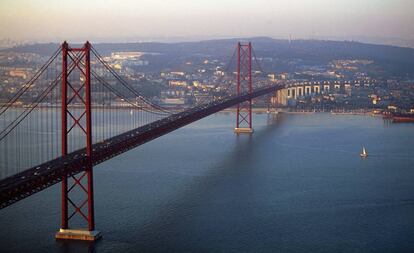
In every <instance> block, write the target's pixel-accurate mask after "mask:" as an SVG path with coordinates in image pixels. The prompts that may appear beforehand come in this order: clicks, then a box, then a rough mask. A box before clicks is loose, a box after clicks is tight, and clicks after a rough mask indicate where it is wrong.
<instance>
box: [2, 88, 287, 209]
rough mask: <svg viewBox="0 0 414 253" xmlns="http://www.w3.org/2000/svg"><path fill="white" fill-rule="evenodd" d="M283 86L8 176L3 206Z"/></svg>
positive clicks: (205, 107)
mask: <svg viewBox="0 0 414 253" xmlns="http://www.w3.org/2000/svg"><path fill="white" fill-rule="evenodd" d="M281 88H282V86H278V85H273V86H266V87H262V88H259V89H256V90H255V91H254V92H252V93H244V94H242V95H240V96H236V95H232V96H228V97H225V98H223V99H220V100H215V101H212V102H210V103H207V104H203V105H200V106H196V107H193V108H191V109H189V110H186V111H183V112H180V113H176V114H173V115H171V116H169V117H166V118H164V119H161V120H158V121H155V122H152V123H150V124H147V125H145V126H142V127H139V128H137V129H134V130H131V131H128V132H125V133H123V134H120V135H117V136H115V137H112V138H110V139H108V140H106V141H103V142H100V143H96V144H94V145H93V154H92V161H89V160H88V159H87V157H86V152H85V149H81V150H78V151H75V152H72V153H70V154H68V155H67V156H65V157H59V158H57V159H54V160H51V161H49V162H46V163H43V164H41V165H39V166H36V167H33V168H30V169H28V170H25V171H23V172H21V173H18V174H16V175H13V176H11V177H8V178H5V179H3V180H1V181H0V209H1V208H4V207H6V206H8V205H11V204H13V203H15V202H17V201H19V200H21V199H23V198H26V197H28V196H30V195H32V194H34V193H36V192H39V191H41V190H44V189H46V188H48V187H50V186H52V185H54V184H56V183H58V182H60V181H61V179H62V177H63V176H70V175H74V174H77V173H79V172H81V171H83V170H84V169H85V168H86V165H87V164H88V163H89V162H92V164H93V165H97V164H99V163H102V162H104V161H106V160H108V159H110V158H112V157H114V156H117V155H119V154H122V153H124V152H126V151H128V150H130V149H132V148H135V147H137V146H139V145H142V144H144V143H146V142H149V141H151V140H153V139H155V138H158V137H160V136H162V135H165V134H167V133H169V132H172V131H174V130H176V129H178V128H181V127H183V126H185V125H188V124H190V123H192V122H195V121H197V120H199V119H202V118H204V117H207V116H209V115H211V114H214V113H216V112H219V111H221V110H223V109H226V108H228V107H231V106H234V105H237V104H239V103H241V102H244V101H246V100H249V99H253V98H255V97H259V96H262V95H265V94H267V93H270V92H274V91H276V90H278V89H281Z"/></svg>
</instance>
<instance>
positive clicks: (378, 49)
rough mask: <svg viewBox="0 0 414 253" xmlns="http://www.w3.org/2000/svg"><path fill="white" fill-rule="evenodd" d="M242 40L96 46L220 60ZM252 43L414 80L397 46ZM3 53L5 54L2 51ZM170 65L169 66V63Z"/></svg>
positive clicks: (407, 56)
mask: <svg viewBox="0 0 414 253" xmlns="http://www.w3.org/2000/svg"><path fill="white" fill-rule="evenodd" d="M238 41H240V39H220V40H205V41H199V42H179V43H157V42H145V43H99V44H93V45H94V47H95V48H96V49H97V50H98V51H99V52H100V53H101V54H109V53H110V52H114V51H144V52H154V53H161V54H163V55H165V56H166V58H167V59H170V61H171V63H172V62H174V61H176V60H177V59H183V58H185V57H190V56H191V55H199V56H203V55H204V56H209V55H213V56H216V57H219V58H222V57H229V56H231V54H232V53H233V52H234V49H235V46H236V43H237V42H238ZM244 41H251V42H252V43H253V47H254V50H255V52H256V55H257V56H258V57H272V58H277V59H280V60H282V61H283V60H289V59H301V60H303V61H304V62H305V63H307V64H316V65H317V64H326V63H327V62H329V61H332V60H336V59H366V60H373V61H374V62H375V63H376V64H377V65H378V66H379V67H381V68H383V69H385V70H387V71H389V73H390V74H393V75H400V76H406V75H410V76H414V49H412V48H403V47H396V46H385V45H373V44H366V43H360V42H353V41H322V40H293V41H291V42H289V41H288V40H279V39H272V38H267V37H255V38H248V39H244ZM58 46H59V45H58V44H54V43H49V44H34V45H25V46H18V47H14V48H11V49H5V50H6V51H15V52H31V53H37V54H40V55H50V54H51V53H52V52H53V51H54V50H56V48H57V47H58ZM3 51H4V50H3ZM166 64H167V63H166Z"/></svg>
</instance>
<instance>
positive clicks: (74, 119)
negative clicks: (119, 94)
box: [55, 42, 101, 241]
mask: <svg viewBox="0 0 414 253" xmlns="http://www.w3.org/2000/svg"><path fill="white" fill-rule="evenodd" d="M90 53H91V44H90V43H89V42H86V43H85V44H84V46H83V47H81V48H71V47H69V45H68V44H67V43H66V42H64V43H63V44H62V78H61V80H62V87H61V96H62V99H61V121H62V122H61V143H62V145H61V152H62V156H63V157H65V156H66V155H67V154H68V144H69V143H68V141H69V140H70V138H68V135H69V133H70V131H72V130H73V129H74V128H78V129H79V130H80V131H79V132H80V133H82V134H83V135H84V137H85V138H84V139H85V142H86V143H85V144H86V146H85V147H86V161H87V162H86V166H85V171H83V172H81V173H79V174H78V175H72V176H71V177H68V176H67V175H64V176H63V177H62V221H61V228H60V230H59V231H58V232H57V233H56V235H55V238H56V239H74V240H87V241H95V240H97V239H99V238H100V237H101V233H100V232H99V231H96V230H95V214H94V203H93V166H92V121H91V119H92V118H91V117H92V112H91V61H90V58H91V54H90ZM68 61H70V64H69V65H70V66H73V67H72V68H71V69H68ZM69 80H70V81H69ZM69 90H70V91H72V92H70V93H69V92H68V91H69ZM69 94H70V95H69ZM71 105H76V106H77V110H76V111H79V110H80V112H78V113H75V112H74V111H75V109H72V111H71V108H70V107H71ZM79 105H80V106H79ZM79 107H80V108H79ZM72 108H73V107H72ZM68 118H69V119H70V120H68ZM85 177H86V182H84V181H85V180H83V179H84V178H85ZM69 179H72V180H70V181H71V182H70V185H69V184H68V183H69ZM76 190H78V191H76ZM71 193H72V194H76V193H77V194H76V195H77V196H73V198H75V197H78V198H79V195H83V197H84V198H83V200H81V201H78V202H76V201H74V200H73V199H72V196H71V195H72V194H71ZM78 203H79V204H78ZM69 204H70V205H72V206H73V208H74V210H73V212H72V213H71V214H70V215H69V213H68V205H69ZM85 205H87V210H88V213H87V214H85V213H84V211H83V210H82V208H83V207H84V206H85ZM76 216H78V217H80V218H81V219H84V220H85V221H86V222H87V224H88V227H87V228H86V229H71V228H70V227H69V222H70V221H71V219H73V218H75V217H76Z"/></svg>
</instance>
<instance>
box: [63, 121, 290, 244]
mask: <svg viewBox="0 0 414 253" xmlns="http://www.w3.org/2000/svg"><path fill="white" fill-rule="evenodd" d="M282 123H283V115H271V114H270V115H269V116H268V120H267V124H266V126H264V127H262V128H258V130H257V131H256V132H255V133H254V134H253V135H244V134H242V135H235V138H234V141H235V146H234V150H232V151H231V153H229V155H227V158H226V159H224V160H222V161H217V162H215V164H216V165H215V166H212V167H210V168H206V170H205V171H206V173H205V174H204V175H201V176H198V177H196V178H195V180H194V181H193V182H191V183H190V185H189V186H186V187H185V189H183V190H182V191H181V192H180V193H178V194H176V196H173V197H170V199H173V201H172V202H171V203H168V204H167V205H162V208H161V209H160V210H158V211H157V213H156V214H155V215H153V216H152V218H151V220H150V221H146V222H145V224H142V227H140V228H136V230H134V231H125V233H123V235H122V238H116V239H115V238H108V237H105V234H104V235H103V236H104V239H103V240H102V241H101V242H98V243H97V244H96V245H95V246H92V247H91V246H90V245H89V246H88V247H89V248H88V249H87V250H88V251H89V252H93V251H94V250H95V249H96V250H97V251H99V249H100V246H101V245H102V247H105V246H104V245H105V241H106V240H112V239H115V241H117V242H118V243H119V244H120V245H122V248H123V250H125V251H130V252H136V251H139V252H188V251H190V252H200V251H205V244H208V243H209V241H210V240H211V238H210V239H208V238H194V235H193V234H192V233H191V230H192V229H193V228H194V226H197V221H194V223H195V224H194V223H193V221H192V218H191V217H194V216H196V215H197V214H198V213H199V211H200V208H201V209H202V207H203V206H206V205H208V203H209V202H211V201H213V202H214V201H215V200H214V198H215V196H217V195H216V194H217V191H220V189H221V188H222V187H224V188H226V187H228V186H227V183H228V180H233V179H234V177H238V178H237V179H236V180H239V181H237V182H236V183H235V182H232V184H230V185H232V186H231V187H233V186H234V185H239V184H246V183H249V182H246V181H244V180H246V179H247V180H248V178H249V177H250V176H249V175H250V172H251V170H254V169H255V165H254V164H255V160H254V156H253V155H252V153H254V152H255V149H257V147H256V145H260V143H262V142H263V141H264V139H266V138H268V137H269V136H270V135H271V134H272V132H274V131H277V129H278V127H279V125H280V124H282ZM229 134H230V133H229ZM194 163H195V164H197V161H194ZM240 165H242V166H240ZM246 176H247V177H246ZM154 187H156V186H154ZM230 190H231V191H234V192H236V193H237V191H238V188H237V187H235V188H234V189H230ZM237 194H239V193H237ZM240 194H243V193H242V192H240ZM220 201H221V200H220ZM206 203H207V204H206ZM225 205H227V204H225ZM230 205H231V204H230ZM224 207H225V206H224ZM205 211H208V210H205ZM194 214H195V215H194ZM213 217H214V216H213ZM210 218H211V217H210ZM240 222H243V220H241V221H240ZM189 224H190V225H189ZM140 225H141V224H140ZM120 229H122V228H120ZM210 229H211V228H207V230H208V231H209V230H210ZM183 230H184V232H183ZM177 231H179V232H178V233H177ZM222 232H223V233H226V231H222ZM227 232H228V231H227ZM201 233H202V234H203V233H206V231H202V232H201ZM208 233H209V232H208ZM211 233H217V234H218V236H220V235H219V234H220V233H221V232H220V231H211ZM117 234H118V233H117ZM216 236H217V235H216ZM195 237H199V236H195ZM203 245H204V246H203ZM69 247H70V246H69ZM210 247H211V246H210ZM212 247H213V248H211V249H209V250H208V251H211V250H219V248H215V249H214V246H212ZM207 248H208V246H207Z"/></svg>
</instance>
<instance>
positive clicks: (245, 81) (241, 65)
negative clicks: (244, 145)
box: [234, 42, 253, 134]
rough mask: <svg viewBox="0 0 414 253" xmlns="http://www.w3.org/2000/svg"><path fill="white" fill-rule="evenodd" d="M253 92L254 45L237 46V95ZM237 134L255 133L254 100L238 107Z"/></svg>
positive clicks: (239, 44) (235, 130)
mask: <svg viewBox="0 0 414 253" xmlns="http://www.w3.org/2000/svg"><path fill="white" fill-rule="evenodd" d="M252 91H253V86H252V44H251V43H250V42H249V43H248V44H241V43H240V42H239V43H238V44H237V95H241V94H242V93H245V92H248V93H251V92H252ZM234 132H235V133H237V134H238V133H250V134H251V133H253V128H252V100H251V99H250V100H248V101H246V102H243V103H240V104H238V105H237V119H236V128H234Z"/></svg>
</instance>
